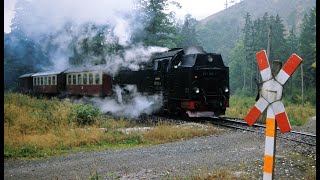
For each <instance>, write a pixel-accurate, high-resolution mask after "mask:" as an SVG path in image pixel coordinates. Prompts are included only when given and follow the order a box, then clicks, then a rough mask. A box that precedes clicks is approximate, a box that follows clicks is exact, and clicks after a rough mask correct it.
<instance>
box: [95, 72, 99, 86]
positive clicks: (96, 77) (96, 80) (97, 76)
mask: <svg viewBox="0 0 320 180" xmlns="http://www.w3.org/2000/svg"><path fill="white" fill-rule="evenodd" d="M95 82H96V84H100V74H99V73H96V75H95Z"/></svg>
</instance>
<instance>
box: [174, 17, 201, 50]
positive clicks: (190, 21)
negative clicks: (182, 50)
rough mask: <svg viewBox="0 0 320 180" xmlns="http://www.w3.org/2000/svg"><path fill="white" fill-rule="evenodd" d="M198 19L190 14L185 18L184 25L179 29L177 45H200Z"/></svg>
mask: <svg viewBox="0 0 320 180" xmlns="http://www.w3.org/2000/svg"><path fill="white" fill-rule="evenodd" d="M196 25H197V20H196V19H194V18H193V17H192V16H191V15H190V14H187V15H186V16H185V19H184V23H183V25H182V26H181V27H180V28H179V27H178V28H177V29H178V35H177V46H178V47H185V46H191V45H192V46H199V45H200V43H199V41H198V34H197V32H196Z"/></svg>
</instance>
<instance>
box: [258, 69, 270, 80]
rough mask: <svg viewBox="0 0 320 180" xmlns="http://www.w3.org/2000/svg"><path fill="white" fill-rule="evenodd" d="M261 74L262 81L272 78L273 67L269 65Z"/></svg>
mask: <svg viewBox="0 0 320 180" xmlns="http://www.w3.org/2000/svg"><path fill="white" fill-rule="evenodd" d="M260 74H261V78H262V81H263V82H265V81H268V80H270V79H272V74H271V69H270V67H268V68H266V69H264V70H262V71H260Z"/></svg>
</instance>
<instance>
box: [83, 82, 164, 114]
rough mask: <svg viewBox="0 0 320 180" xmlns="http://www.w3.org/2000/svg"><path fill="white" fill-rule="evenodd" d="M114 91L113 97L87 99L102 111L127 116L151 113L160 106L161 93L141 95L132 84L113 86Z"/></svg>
mask: <svg viewBox="0 0 320 180" xmlns="http://www.w3.org/2000/svg"><path fill="white" fill-rule="evenodd" d="M114 92H115V96H114V97H106V98H90V99H87V101H89V102H91V103H93V104H94V105H96V106H97V107H99V108H100V110H101V111H102V112H103V113H110V114H112V115H114V116H119V117H127V118H137V117H139V116H140V115H142V114H152V113H154V112H157V111H158V110H160V108H161V107H162V96H161V95H148V96H147V95H142V94H141V93H139V92H138V91H137V88H136V86H134V85H127V86H126V87H124V88H120V87H119V86H115V87H114Z"/></svg>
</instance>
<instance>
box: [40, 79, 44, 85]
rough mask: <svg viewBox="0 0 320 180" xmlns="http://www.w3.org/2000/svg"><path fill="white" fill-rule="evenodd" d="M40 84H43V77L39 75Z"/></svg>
mask: <svg viewBox="0 0 320 180" xmlns="http://www.w3.org/2000/svg"><path fill="white" fill-rule="evenodd" d="M40 85H43V77H40Z"/></svg>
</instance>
